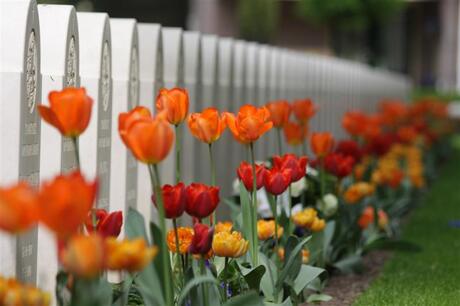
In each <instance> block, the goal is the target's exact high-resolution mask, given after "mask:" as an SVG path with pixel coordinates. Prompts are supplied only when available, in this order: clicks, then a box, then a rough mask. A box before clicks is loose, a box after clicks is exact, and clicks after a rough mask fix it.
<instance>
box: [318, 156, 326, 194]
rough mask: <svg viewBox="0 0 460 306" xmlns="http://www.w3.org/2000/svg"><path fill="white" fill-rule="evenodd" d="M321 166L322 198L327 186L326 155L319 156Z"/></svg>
mask: <svg viewBox="0 0 460 306" xmlns="http://www.w3.org/2000/svg"><path fill="white" fill-rule="evenodd" d="M319 162H320V167H319V179H320V192H321V199H323V197H324V189H325V187H326V177H325V173H324V172H325V171H324V157H323V156H321V157H320V158H319Z"/></svg>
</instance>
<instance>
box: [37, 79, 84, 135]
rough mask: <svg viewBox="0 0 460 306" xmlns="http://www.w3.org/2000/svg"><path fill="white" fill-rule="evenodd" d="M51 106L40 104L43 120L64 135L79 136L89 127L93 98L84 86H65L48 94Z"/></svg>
mask: <svg viewBox="0 0 460 306" xmlns="http://www.w3.org/2000/svg"><path fill="white" fill-rule="evenodd" d="M48 99H49V101H50V106H49V107H48V106H45V105H39V106H38V110H39V112H40V115H41V117H42V118H43V120H45V121H46V122H48V123H49V124H51V125H52V126H54V127H55V128H57V129H58V130H59V132H61V134H62V135H63V136H67V137H77V136H79V135H80V134H82V133H83V132H84V131H85V130H86V128H87V127H88V124H89V120H90V118H91V108H92V106H93V100H92V99H91V98H90V97H88V96H87V95H86V90H85V89H84V88H72V87H68V88H64V89H63V90H62V91H52V92H50V94H49V95H48Z"/></svg>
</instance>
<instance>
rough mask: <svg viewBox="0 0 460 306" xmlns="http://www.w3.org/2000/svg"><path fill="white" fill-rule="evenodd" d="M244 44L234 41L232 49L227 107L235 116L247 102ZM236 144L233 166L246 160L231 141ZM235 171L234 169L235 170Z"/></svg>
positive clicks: (238, 147) (243, 150) (240, 150)
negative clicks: (230, 95)
mask: <svg viewBox="0 0 460 306" xmlns="http://www.w3.org/2000/svg"><path fill="white" fill-rule="evenodd" d="M246 48H247V45H246V42H244V41H242V40H236V41H235V42H234V47H233V52H234V55H233V74H232V76H233V81H232V83H233V94H232V101H231V103H230V105H229V108H230V109H231V111H232V112H234V113H235V114H236V113H238V110H239V109H240V107H241V106H242V105H244V104H247V103H248V101H245V97H246V93H245V90H246V88H245V86H244V85H245V83H246V73H247V72H246V71H247V69H246V68H247V67H246V59H245V58H246ZM233 141H234V142H235V144H236V146H235V151H234V153H235V154H234V156H233V158H234V159H235V161H234V162H233V164H234V165H236V166H238V165H239V164H240V162H241V161H242V160H246V159H247V158H246V157H247V154H246V152H245V149H244V147H243V146H241V145H240V144H239V143H237V142H236V141H235V140H233ZM235 169H236V168H235Z"/></svg>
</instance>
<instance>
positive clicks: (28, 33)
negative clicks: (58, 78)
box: [0, 0, 41, 283]
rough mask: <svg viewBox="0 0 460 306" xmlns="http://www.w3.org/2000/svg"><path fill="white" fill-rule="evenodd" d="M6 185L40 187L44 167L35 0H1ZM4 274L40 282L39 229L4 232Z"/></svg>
mask: <svg viewBox="0 0 460 306" xmlns="http://www.w3.org/2000/svg"><path fill="white" fill-rule="evenodd" d="M0 33H1V35H0V44H1V46H2V47H1V53H0V54H1V55H0V88H1V90H0V97H1V102H0V185H1V186H10V185H12V184H15V183H16V182H17V181H18V180H25V181H27V182H29V183H30V184H32V185H33V186H37V185H38V183H39V167H40V118H39V115H38V111H37V103H38V99H40V98H41V74H40V26H39V20H38V11H37V4H36V2H35V1H34V0H30V1H29V0H23V1H22V0H2V1H1V2H0ZM0 250H1V251H0V273H1V274H2V275H5V276H15V275H16V277H18V278H19V279H20V280H21V281H24V282H27V283H35V282H36V280H37V274H36V268H37V229H36V228H35V229H32V230H30V231H29V232H27V233H25V234H22V235H20V236H19V237H18V239H17V241H16V239H15V238H14V237H13V236H9V235H7V234H4V233H3V232H1V233H0Z"/></svg>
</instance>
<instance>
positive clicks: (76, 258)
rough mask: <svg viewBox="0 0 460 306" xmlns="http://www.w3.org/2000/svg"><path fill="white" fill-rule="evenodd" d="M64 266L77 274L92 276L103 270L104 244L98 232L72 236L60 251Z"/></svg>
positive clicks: (86, 276)
mask: <svg viewBox="0 0 460 306" xmlns="http://www.w3.org/2000/svg"><path fill="white" fill-rule="evenodd" d="M60 259H61V262H62V264H63V266H64V268H65V269H66V270H67V271H68V272H70V273H72V274H75V275H77V276H80V277H85V278H92V277H96V276H98V275H99V274H100V273H101V272H102V271H103V270H104V261H105V246H104V241H103V239H102V238H101V236H99V235H98V234H91V235H89V236H86V235H81V234H80V235H76V236H73V237H72V238H71V239H70V240H69V242H68V243H67V245H66V246H65V248H64V249H63V250H62V251H61V253H60Z"/></svg>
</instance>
